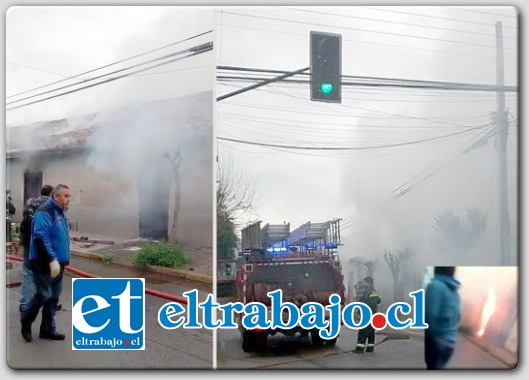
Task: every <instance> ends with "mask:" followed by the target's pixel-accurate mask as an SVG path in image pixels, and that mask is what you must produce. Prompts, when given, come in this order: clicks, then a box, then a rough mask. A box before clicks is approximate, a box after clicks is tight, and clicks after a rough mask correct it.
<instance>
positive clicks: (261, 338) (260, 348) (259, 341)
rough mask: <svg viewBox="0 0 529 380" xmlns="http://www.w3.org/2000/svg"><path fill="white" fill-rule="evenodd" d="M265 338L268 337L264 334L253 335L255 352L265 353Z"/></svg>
mask: <svg viewBox="0 0 529 380" xmlns="http://www.w3.org/2000/svg"><path fill="white" fill-rule="evenodd" d="M267 337H268V335H267V334H266V333H265V332H256V333H254V339H255V350H256V351H257V352H264V351H266V348H267V347H268V342H267Z"/></svg>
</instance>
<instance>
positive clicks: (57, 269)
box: [50, 260, 61, 278]
mask: <svg viewBox="0 0 529 380" xmlns="http://www.w3.org/2000/svg"><path fill="white" fill-rule="evenodd" d="M50 273H51V277H52V278H55V277H57V276H58V275H59V273H61V266H60V265H59V262H58V261H57V260H53V261H52V262H51V263H50Z"/></svg>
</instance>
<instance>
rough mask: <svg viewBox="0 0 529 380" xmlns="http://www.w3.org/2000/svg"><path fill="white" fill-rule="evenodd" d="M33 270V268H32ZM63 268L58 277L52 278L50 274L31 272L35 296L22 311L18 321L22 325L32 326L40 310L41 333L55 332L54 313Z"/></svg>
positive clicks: (60, 287)
mask: <svg viewBox="0 0 529 380" xmlns="http://www.w3.org/2000/svg"><path fill="white" fill-rule="evenodd" d="M33 269H34V268H33ZM63 273H64V266H62V265H61V271H60V273H59V275H58V276H57V277H55V278H52V277H51V275H50V272H49V271H47V272H41V271H35V270H33V283H34V284H35V294H34V295H33V297H32V298H31V300H30V301H29V304H28V305H27V308H26V309H25V310H23V311H22V315H21V318H20V321H21V322H22V324H23V325H24V324H30V325H31V324H32V323H33V322H34V321H35V319H36V318H37V315H39V311H40V309H41V308H42V322H41V324H40V332H41V333H53V332H55V327H56V326H55V312H56V311H57V303H58V302H59V296H60V295H61V291H62V276H63Z"/></svg>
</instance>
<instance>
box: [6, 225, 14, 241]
mask: <svg viewBox="0 0 529 380" xmlns="http://www.w3.org/2000/svg"><path fill="white" fill-rule="evenodd" d="M12 240H13V239H12V237H11V221H10V220H6V243H11V241H12Z"/></svg>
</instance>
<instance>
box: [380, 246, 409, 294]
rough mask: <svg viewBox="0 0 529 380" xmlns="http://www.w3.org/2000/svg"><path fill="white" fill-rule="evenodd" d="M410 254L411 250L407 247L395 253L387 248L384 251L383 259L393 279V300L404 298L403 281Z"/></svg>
mask: <svg viewBox="0 0 529 380" xmlns="http://www.w3.org/2000/svg"><path fill="white" fill-rule="evenodd" d="M411 256H412V252H411V251H410V250H409V249H405V250H402V251H398V252H397V255H394V254H392V253H391V251H390V250H387V249H386V250H385V252H384V260H386V263H387V264H388V267H389V270H390V271H391V276H392V279H393V302H399V301H403V300H404V283H405V277H406V273H407V272H408V271H407V266H409V265H408V264H409V263H408V261H409V259H410V257H411Z"/></svg>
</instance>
